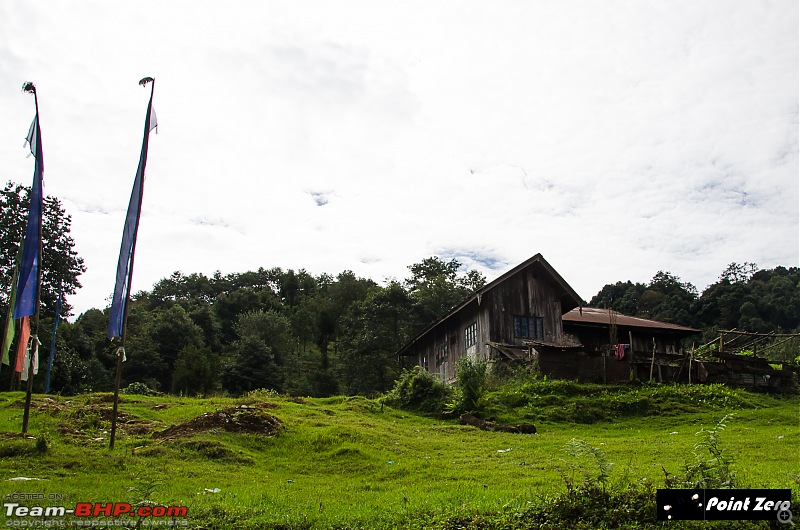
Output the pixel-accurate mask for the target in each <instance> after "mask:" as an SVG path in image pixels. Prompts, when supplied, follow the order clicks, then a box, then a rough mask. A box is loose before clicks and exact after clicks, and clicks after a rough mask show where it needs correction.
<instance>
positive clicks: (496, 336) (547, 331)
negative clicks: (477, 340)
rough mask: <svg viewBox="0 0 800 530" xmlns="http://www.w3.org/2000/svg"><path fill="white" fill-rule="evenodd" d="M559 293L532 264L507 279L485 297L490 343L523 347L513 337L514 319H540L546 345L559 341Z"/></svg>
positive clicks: (541, 271) (517, 339) (560, 335)
mask: <svg viewBox="0 0 800 530" xmlns="http://www.w3.org/2000/svg"><path fill="white" fill-rule="evenodd" d="M560 297H561V293H560V290H558V288H557V287H556V286H555V285H554V284H553V283H551V282H550V281H549V280H548V277H547V275H546V274H545V273H544V271H543V270H542V269H541V268H540V267H539V266H538V265H537V264H533V265H532V266H531V267H528V268H527V269H525V270H522V271H520V272H519V273H518V274H516V275H514V276H512V277H511V278H508V279H507V280H506V281H504V282H503V283H502V284H500V285H498V286H497V287H495V288H494V289H492V290H491V291H490V292H489V293H487V294H486V295H485V296H484V300H483V302H484V303H486V304H487V305H488V312H489V314H488V318H489V323H490V330H491V333H490V337H489V340H490V341H492V342H501V343H505V344H518V345H522V344H523V342H522V341H523V339H521V338H516V337H514V317H515V316H531V317H542V319H543V323H542V324H543V331H544V341H545V342H561V340H562V338H563V330H562V327H561V314H562V313H561V299H560Z"/></svg>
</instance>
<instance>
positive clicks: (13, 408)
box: [0, 382, 800, 529]
mask: <svg viewBox="0 0 800 530" xmlns="http://www.w3.org/2000/svg"><path fill="white" fill-rule="evenodd" d="M23 399H24V395H23V394H22V393H3V394H0V493H2V494H12V493H44V494H45V495H46V496H53V497H55V498H54V499H50V500H44V501H37V502H38V503H39V504H40V505H43V506H46V505H48V504H52V505H57V504H59V503H60V504H63V505H65V506H67V507H72V506H74V505H75V504H76V503H78V502H102V503H107V502H116V503H122V502H129V503H132V504H136V503H146V502H155V503H158V504H160V505H164V506H186V507H187V508H188V515H187V517H186V518H184V519H182V520H179V521H173V522H177V523H180V524H184V523H185V524H188V526H189V527H191V528H220V529H222V528H253V529H255V528H453V529H456V528H539V527H543V528H549V527H557V528H561V527H563V528H571V527H575V528H592V527H597V526H598V525H601V526H602V525H603V524H606V523H604V522H603V521H600V522H598V521H597V520H596V519H593V518H592V517H593V516H592V514H591V513H588V512H589V511H591V504H592V503H591V502H590V501H589V500H587V501H586V502H583V503H582V504H581V503H580V502H579V505H580V506H583V507H584V511H586V512H587V513H578V512H575V513H572V514H567V515H564V514H561V515H558V516H556V517H555V518H554V519H553V520H552V524H550V523H548V520H549V519H548V517H549V516H548V515H547V514H552V513H555V512H554V510H556V511H557V509H560V508H559V507H562V506H564V505H565V503H567V501H568V500H569V495H568V493H567V487H566V484H567V482H568V481H569V480H572V481H573V483H578V482H582V481H583V480H584V479H583V478H582V473H583V472H586V473H588V474H589V475H588V476H589V477H594V476H596V475H597V473H598V471H597V462H596V461H594V460H592V459H591V458H589V459H583V460H580V459H573V458H570V457H569V456H568V455H567V453H565V452H564V447H565V445H566V444H568V443H569V442H570V441H571V440H573V439H578V440H584V441H585V442H586V443H587V444H588V445H589V446H591V447H595V448H598V449H600V450H601V451H602V453H603V454H604V455H605V458H606V459H607V460H608V461H610V462H613V463H614V465H613V467H612V473H611V476H610V478H609V479H608V481H607V482H606V483H605V486H606V487H607V488H608V489H609V490H613V491H614V492H616V493H615V495H617V496H618V497H619V496H620V495H623V494H624V492H626V491H631V490H632V491H635V492H636V493H637V494H638V495H639V497H640V498H641V499H644V500H641V499H640V501H634V502H639V504H643V503H645V501H647V502H646V503H645V504H646V505H644V504H643V506H642V511H643V512H642V513H645V514H650V515H649V522H647V521H642V520H641V519H642V518H644V517H645V516H644V515H641V514H639V515H637V514H629V515H628V516H624V515H619V517H620V519H619V521H620V525H621V526H628V527H658V524H657V523H655V522H653V521H654V518H655V515H654V504H655V503H654V498H653V497H654V493H652V491H650V490H651V489H652V488H658V487H663V484H664V471H663V470H662V468H664V469H666V470H667V471H669V472H670V473H673V474H678V475H680V474H681V473H682V472H683V471H684V465H685V464H686V463H691V462H693V461H694V460H695V456H694V454H693V449H694V444H695V442H696V441H697V439H698V437H697V436H696V434H695V433H697V432H698V431H699V430H700V429H701V428H706V429H708V428H711V427H713V426H714V425H715V424H716V423H717V422H718V421H719V420H720V419H721V418H723V416H725V415H726V414H728V413H734V414H735V416H734V418H733V419H731V420H730V421H729V422H728V425H727V429H726V430H725V431H724V432H723V433H722V434H721V439H722V446H723V447H724V449H725V450H726V454H728V455H729V456H730V457H731V458H732V462H733V463H732V470H733V472H734V473H735V475H736V478H737V486H738V487H763V488H777V487H781V488H788V487H791V488H792V489H793V493H794V495H795V498H797V497H796V495H797V494H798V492H800V478H798V474H800V462H799V461H798V454H800V426H799V425H798V404H800V400H798V397H797V396H766V395H759V394H752V393H749V392H745V391H741V390H731V389H728V388H725V387H721V386H712V387H708V386H693V387H688V386H672V385H660V386H648V385H643V386H606V387H604V386H599V385H579V384H576V383H570V382H520V383H515V384H509V385H507V386H505V387H503V388H502V389H500V390H496V391H494V392H490V393H489V394H487V395H486V396H485V398H484V400H483V402H482V407H483V410H484V415H485V416H486V417H487V418H488V419H493V420H495V421H498V422H503V423H511V424H514V423H523V422H524V423H535V424H536V426H537V428H538V433H537V434H535V435H530V434H511V433H501V432H487V431H482V430H478V429H476V428H474V427H470V426H465V425H460V424H459V423H458V421H457V420H454V419H436V418H431V417H426V416H422V415H416V414H413V413H409V412H406V411H401V410H396V409H393V408H390V407H388V406H383V405H382V404H381V402H380V401H379V400H368V399H365V398H361V397H352V398H345V397H336V398H327V399H311V398H289V397H281V396H276V395H272V394H270V393H266V392H256V393H253V394H251V395H248V396H245V397H243V398H239V399H232V398H207V399H191V398H180V397H171V396H164V397H146V396H138V395H123V396H122V397H121V403H120V411H121V416H120V424H119V431H118V438H117V444H116V448H115V449H114V450H113V451H109V450H108V437H109V430H110V422H109V421H108V419H109V418H110V410H111V399H110V396H109V395H107V394H92V395H84V396H74V397H45V396H34V402H33V409H32V411H31V423H30V429H29V431H30V432H29V436H28V437H22V436H20V435H19V434H18V433H19V430H20V427H21V421H22V402H23ZM273 418H276V419H277V422H276V420H275V419H273ZM170 427H171V428H170ZM706 456H707V455H706ZM18 477H25V478H29V479H36V480H30V481H9V480H8V479H10V478H18ZM565 477H566V478H567V480H566V481H565ZM570 477H572V478H571V479H570ZM590 480H594V479H591V478H590ZM593 483H594V484H595V485H597V482H596V481H594V482H593ZM62 495H63V496H64V497H65V498H66V500H64V499H62V498H60V496H62ZM565 499H566V500H565ZM572 500H573V501H575V499H572ZM21 504H23V505H24V504H25V503H24V502H23V503H21ZM567 504H568V503H567ZM548 510H549V511H548ZM4 516H5V514H4ZM570 517H571V518H572V521H571V522H570V521H569V520H567V519H569V518H570ZM614 517H617V515H614ZM625 517H627V519H626V518H625ZM22 519H25V520H32V519H29V518H15V520H16V521H17V522H19V521H20V520H22ZM33 519H35V518H33ZM39 519H40V520H41V519H42V518H41V517H40V518H39ZM130 520H131V521H133V520H134V519H133V518H131V519H130ZM8 521H11V518H8ZM8 521H7V522H6V523H5V524H6V525H7V526H10V524H11V523H9V522H8ZM637 521H639V522H637ZM139 522H140V524H142V521H139ZM640 523H641V526H640ZM540 525H544V526H540ZM559 525H561V526H559ZM612 526H616V525H612ZM672 527H675V525H674V524H673V525H672ZM722 527H730V525H729V524H728V525H725V526H720V528H722ZM764 527H768V526H764Z"/></svg>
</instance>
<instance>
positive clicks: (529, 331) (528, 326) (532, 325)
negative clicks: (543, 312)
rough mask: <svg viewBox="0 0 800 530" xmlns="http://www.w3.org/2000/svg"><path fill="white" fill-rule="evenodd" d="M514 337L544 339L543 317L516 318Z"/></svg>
mask: <svg viewBox="0 0 800 530" xmlns="http://www.w3.org/2000/svg"><path fill="white" fill-rule="evenodd" d="M514 336H515V337H517V338H525V339H540V340H541V339H543V338H544V319H542V317H520V316H516V317H514Z"/></svg>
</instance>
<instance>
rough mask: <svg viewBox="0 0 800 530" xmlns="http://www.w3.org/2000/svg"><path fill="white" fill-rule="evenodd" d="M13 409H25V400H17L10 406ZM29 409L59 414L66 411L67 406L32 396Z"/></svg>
mask: <svg viewBox="0 0 800 530" xmlns="http://www.w3.org/2000/svg"><path fill="white" fill-rule="evenodd" d="M11 406H12V407H14V408H15V409H24V408H25V399H24V398H23V399H18V400H17V401H15V402H14V403H12V404H11ZM31 408H32V409H33V410H36V411H39V412H52V411H57V412H61V411H64V410H67V405H65V404H64V403H61V402H59V401H57V400H55V399H53V398H51V397H47V396H33V397H32V398H31Z"/></svg>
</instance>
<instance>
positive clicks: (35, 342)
mask: <svg viewBox="0 0 800 530" xmlns="http://www.w3.org/2000/svg"><path fill="white" fill-rule="evenodd" d="M22 90H23V91H24V92H27V93H29V94H33V101H34V104H35V106H36V117H35V118H34V120H35V125H34V127H35V131H34V136H33V137H32V138H31V140H32V141H34V142H36V145H35V146H33V145H31V148H32V149H35V153H34V154H35V159H36V161H35V169H34V175H33V181H34V182H33V186H32V187H31V194H30V204H29V206H28V211H29V216H28V222H30V220H31V219H30V210H31V209H32V208H33V207H34V204H33V202H34V200H37V201H39V204H38V205H37V208H38V213H39V215H38V217H39V218H38V227H37V235H38V237H37V239H38V244H37V246H36V256H35V258H34V263H36V269H37V270H36V286H35V291H36V304H35V306H34V311H33V320H32V322H31V348H30V350H29V352H28V356H29V357H28V361H29V362H28V381H27V386H26V389H25V411H24V412H23V415H22V433H23V434H25V433H27V432H28V420H29V419H30V412H31V397H32V394H33V368H34V359H36V358H37V355H38V349H39V337H38V335H39V306H40V305H41V294H42V289H41V287H42V216H43V215H44V211H43V209H44V201H43V195H44V190H43V189H42V179H43V174H44V167H43V166H44V163H43V160H44V154H43V153H42V130H41V128H40V126H39V97H38V95H37V94H36V86H35V85H34V84H33V83H31V82H27V83H25V84H24V85H22ZM37 188H38V195H37V193H36V190H37ZM26 231H28V230H27V229H26ZM28 233H30V232H29V231H28ZM25 239H26V242H25V246H26V247H27V246H28V244H29V243H28V242H27V239H28V238H27V234H26V238H25ZM23 256H24V250H23ZM18 296H19V295H18ZM17 301H18V302H19V298H18V299H17ZM18 307H19V306H18ZM15 316H17V315H15ZM19 316H23V315H19Z"/></svg>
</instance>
